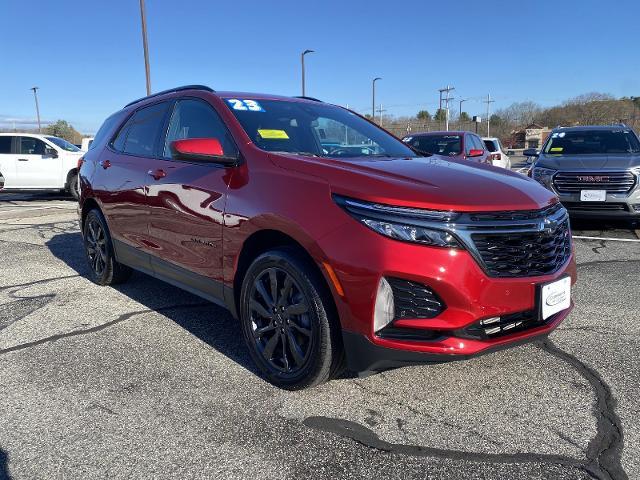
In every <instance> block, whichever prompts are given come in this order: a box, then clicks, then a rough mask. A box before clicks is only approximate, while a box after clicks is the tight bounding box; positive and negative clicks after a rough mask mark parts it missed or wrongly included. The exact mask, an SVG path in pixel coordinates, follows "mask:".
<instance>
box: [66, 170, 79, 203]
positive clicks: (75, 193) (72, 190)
mask: <svg viewBox="0 0 640 480" xmlns="http://www.w3.org/2000/svg"><path fill="white" fill-rule="evenodd" d="M67 192H68V193H69V195H71V196H72V197H73V199H74V200H78V198H79V197H80V190H79V189H78V174H77V173H74V174H71V175H69V181H68V183H67Z"/></svg>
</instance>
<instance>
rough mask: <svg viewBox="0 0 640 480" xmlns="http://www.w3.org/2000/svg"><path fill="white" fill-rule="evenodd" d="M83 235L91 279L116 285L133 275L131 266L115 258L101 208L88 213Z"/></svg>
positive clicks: (101, 283)
mask: <svg viewBox="0 0 640 480" xmlns="http://www.w3.org/2000/svg"><path fill="white" fill-rule="evenodd" d="M82 235H83V239H84V248H85V252H86V254H87V263H88V264H89V277H90V278H91V280H93V281H94V282H95V283H97V284H98V285H115V284H118V283H122V282H125V281H126V280H127V279H128V278H129V277H130V276H131V272H132V271H131V268H129V267H127V266H126V265H123V264H121V263H118V262H117V261H116V259H115V255H114V254H113V244H112V242H111V235H110V234H109V228H108V227H107V222H106V221H105V219H104V217H103V216H102V212H100V210H98V209H93V210H91V211H90V212H89V213H88V214H87V216H86V218H85V221H84V228H83V229H82Z"/></svg>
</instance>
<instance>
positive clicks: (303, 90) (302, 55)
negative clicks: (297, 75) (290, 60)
mask: <svg viewBox="0 0 640 480" xmlns="http://www.w3.org/2000/svg"><path fill="white" fill-rule="evenodd" d="M314 52H315V50H305V51H304V52H302V53H301V54H300V63H301V65H302V96H303V97H304V96H305V84H304V56H305V55H306V54H307V53H314Z"/></svg>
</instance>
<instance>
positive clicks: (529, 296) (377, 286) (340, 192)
mask: <svg viewBox="0 0 640 480" xmlns="http://www.w3.org/2000/svg"><path fill="white" fill-rule="evenodd" d="M319 128H323V129H325V130H327V131H329V130H331V131H334V130H335V131H345V130H346V131H347V133H348V134H349V137H350V138H361V139H362V140H364V141H366V142H367V143H369V144H370V145H372V146H374V147H375V149H376V152H378V153H376V154H369V155H362V156H351V155H349V156H347V157H339V156H332V155H330V154H325V153H324V151H323V147H322V144H321V142H320V136H319V135H318V129H319ZM80 185H81V194H80V201H79V215H80V223H81V226H82V235H83V239H84V246H85V249H86V255H87V259H88V263H89V266H90V269H89V271H90V275H91V278H92V280H93V281H95V282H96V283H98V284H100V285H113V284H116V283H119V282H123V281H125V280H126V279H127V278H128V277H129V275H130V272H131V268H134V269H137V270H140V271H142V272H145V273H147V274H149V275H152V276H154V277H157V278H160V279H162V280H165V281H166V282H169V283H171V284H172V285H175V286H176V287H179V288H183V289H185V290H187V291H190V292H192V293H195V294H197V295H200V296H202V297H203V298H206V299H209V300H211V301H213V302H215V303H217V304H219V305H222V306H224V307H226V308H228V309H229V310H230V311H231V313H232V314H233V316H234V317H236V318H238V319H239V321H240V327H241V331H242V335H243V337H244V340H245V341H246V344H247V346H248V349H249V352H250V354H251V356H252V358H253V360H254V361H255V362H256V364H257V365H258V367H259V368H260V370H261V371H262V372H264V375H265V376H266V378H268V379H269V380H270V381H271V382H273V383H274V384H276V385H278V386H281V387H284V388H289V389H295V388H303V387H308V386H311V385H316V384H318V383H320V382H323V381H325V380H327V379H328V378H330V377H331V376H333V375H336V374H337V373H338V372H339V371H340V370H341V369H342V367H343V365H344V363H343V359H345V357H346V366H347V367H348V368H350V369H351V370H353V371H379V370H383V369H386V368H390V367H397V366H401V365H407V364H415V363H421V362H427V363H429V362H435V361H451V360H457V359H464V358H467V357H469V356H471V355H475V354H480V353H485V352H489V351H493V350H496V349H499V348H503V347H507V346H510V345H516V344H519V343H522V342H525V341H529V340H533V339H535V338H538V337H540V336H541V335H546V334H548V333H549V332H550V331H552V330H553V329H554V328H555V327H556V326H557V325H558V324H559V323H560V322H561V321H562V320H563V319H564V318H565V317H566V316H567V314H568V313H569V311H570V309H571V305H572V304H571V299H570V284H571V283H572V282H573V281H575V275H576V266H575V262H574V259H573V255H572V248H571V235H570V231H569V224H568V216H567V213H566V210H565V209H564V208H563V207H562V205H560V204H559V203H558V201H557V198H556V196H555V195H554V194H553V193H551V192H549V191H547V190H546V189H544V188H543V187H541V186H540V185H539V184H538V183H536V182H535V181H533V180H531V179H530V178H527V177H525V176H522V175H518V174H515V173H512V172H509V171H506V170H505V171H497V172H491V175H488V174H487V169H486V167H484V166H481V165H477V164H475V163H472V162H468V161H458V160H456V159H452V158H444V157H440V156H436V155H433V156H429V157H422V156H419V155H417V154H416V153H415V152H414V151H413V150H411V149H409V148H408V147H407V146H406V145H405V144H403V143H402V142H400V141H399V140H397V139H396V138H395V137H393V136H392V135H390V134H389V133H387V132H386V131H384V130H382V129H380V128H379V127H378V126H376V125H375V124H374V123H372V122H370V121H368V120H367V119H365V118H364V117H361V116H359V115H357V114H354V113H353V112H350V111H348V110H346V109H344V108H341V107H338V106H335V105H330V104H327V103H323V102H320V101H316V100H310V99H301V98H289V97H279V96H272V95H263V94H248V93H230V92H215V91H213V90H211V89H210V88H208V87H205V86H187V87H180V88H175V89H173V90H168V91H165V92H161V93H158V94H155V95H152V96H149V97H146V98H143V99H140V100H137V101H134V102H132V103H130V104H128V105H127V106H125V107H124V108H123V109H122V110H121V111H119V112H117V113H115V114H113V115H112V116H111V117H109V118H108V119H107V120H106V121H105V122H104V124H103V125H102V127H101V128H100V130H99V131H98V133H97V134H96V138H95V140H94V143H93V145H92V148H91V149H90V150H89V152H87V153H86V154H85V156H84V162H83V163H82V166H81V168H80Z"/></svg>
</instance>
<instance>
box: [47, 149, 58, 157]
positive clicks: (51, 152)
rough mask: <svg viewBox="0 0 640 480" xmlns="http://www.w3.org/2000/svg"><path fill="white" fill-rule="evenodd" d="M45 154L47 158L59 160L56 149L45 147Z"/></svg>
mask: <svg viewBox="0 0 640 480" xmlns="http://www.w3.org/2000/svg"><path fill="white" fill-rule="evenodd" d="M44 154H45V156H47V157H51V158H58V151H57V150H56V149H55V148H51V147H45V149H44Z"/></svg>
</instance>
